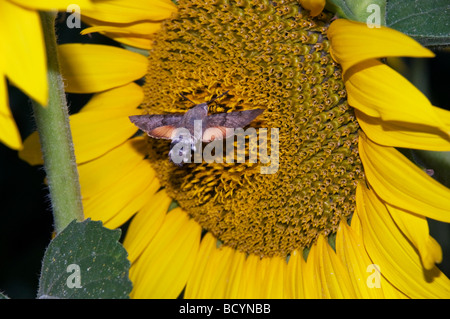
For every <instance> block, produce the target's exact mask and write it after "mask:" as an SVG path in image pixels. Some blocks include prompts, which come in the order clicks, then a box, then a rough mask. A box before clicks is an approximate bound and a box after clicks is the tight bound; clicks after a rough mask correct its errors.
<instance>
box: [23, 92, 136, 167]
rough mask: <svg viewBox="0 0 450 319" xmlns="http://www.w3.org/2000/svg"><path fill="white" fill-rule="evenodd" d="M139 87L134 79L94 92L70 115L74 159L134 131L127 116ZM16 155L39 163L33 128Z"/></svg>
mask: <svg viewBox="0 0 450 319" xmlns="http://www.w3.org/2000/svg"><path fill="white" fill-rule="evenodd" d="M143 98H144V94H143V92H142V88H141V87H139V86H138V85H136V84H134V83H130V84H128V85H124V86H121V87H118V88H115V89H111V90H108V91H105V92H103V93H99V94H95V95H94V96H93V97H92V98H91V100H90V101H89V102H88V103H87V104H86V105H85V106H84V107H83V109H82V110H81V112H80V113H77V114H74V115H72V116H71V117H70V125H71V130H72V138H73V141H74V145H75V158H76V161H77V163H83V162H87V161H89V160H92V159H94V158H97V157H99V156H101V155H103V154H105V153H106V152H108V151H109V150H112V149H114V148H115V147H117V146H118V145H121V144H122V143H124V142H125V141H126V140H127V139H128V138H129V137H130V136H131V135H133V134H134V133H135V132H136V127H134V125H130V124H131V122H130V121H129V120H128V116H130V115H133V114H136V113H137V112H138V111H137V107H138V106H139V104H140V103H141V102H142V99H143ZM19 157H20V158H21V159H22V160H24V161H26V162H28V163H29V164H30V165H42V164H43V159H42V153H41V146H40V143H39V136H38V134H37V132H34V133H32V134H31V135H30V136H28V137H27V138H26V139H25V141H24V147H23V150H21V151H20V152H19Z"/></svg>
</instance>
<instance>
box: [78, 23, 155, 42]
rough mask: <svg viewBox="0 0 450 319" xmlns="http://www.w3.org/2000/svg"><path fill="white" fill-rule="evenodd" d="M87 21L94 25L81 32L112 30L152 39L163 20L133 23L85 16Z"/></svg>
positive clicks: (112, 31)
mask: <svg viewBox="0 0 450 319" xmlns="http://www.w3.org/2000/svg"><path fill="white" fill-rule="evenodd" d="M85 22H86V23H88V24H90V25H92V27H90V28H86V29H83V30H82V31H81V34H88V33H92V32H110V33H116V34H122V35H128V36H133V35H134V36H142V37H145V38H148V39H150V38H151V36H152V34H153V33H155V32H157V31H159V30H160V29H161V22H151V21H138V22H135V23H133V24H126V25H123V24H120V23H104V22H102V21H98V20H95V19H91V18H85Z"/></svg>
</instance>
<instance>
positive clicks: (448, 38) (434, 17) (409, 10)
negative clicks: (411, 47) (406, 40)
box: [386, 0, 450, 46]
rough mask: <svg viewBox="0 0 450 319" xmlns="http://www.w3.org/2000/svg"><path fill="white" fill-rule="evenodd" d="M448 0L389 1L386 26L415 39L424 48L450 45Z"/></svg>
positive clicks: (449, 6) (449, 5)
mask: <svg viewBox="0 0 450 319" xmlns="http://www.w3.org/2000/svg"><path fill="white" fill-rule="evenodd" d="M449 17H450V3H449V1H448V0H428V1H405V0H389V2H388V4H387V8H386V24H387V26H388V27H390V28H393V29H396V30H398V31H401V32H403V33H405V34H406V35H408V36H410V37H412V38H414V39H415V40H417V41H418V42H420V43H421V44H422V45H424V46H441V45H442V46H443V45H448V44H450V22H449V21H450V19H449Z"/></svg>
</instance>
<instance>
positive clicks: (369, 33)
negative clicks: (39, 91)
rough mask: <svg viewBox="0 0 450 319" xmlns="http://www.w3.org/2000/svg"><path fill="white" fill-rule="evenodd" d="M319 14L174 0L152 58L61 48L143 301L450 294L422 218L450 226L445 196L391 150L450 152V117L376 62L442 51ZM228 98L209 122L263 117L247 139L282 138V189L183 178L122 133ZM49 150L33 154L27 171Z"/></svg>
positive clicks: (230, 173) (188, 168) (253, 180)
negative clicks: (260, 133)
mask: <svg viewBox="0 0 450 319" xmlns="http://www.w3.org/2000/svg"><path fill="white" fill-rule="evenodd" d="M312 3H314V4H318V3H319V4H321V3H323V2H322V1H313V2H312ZM310 9H312V8H310ZM147 10H150V9H149V8H148V9H147ZM319 11H320V10H319ZM314 15H315V16H316V17H311V15H310V14H309V12H308V11H306V10H304V9H303V8H302V7H301V6H299V4H298V2H297V1H283V2H280V3H278V2H277V3H273V2H269V1H246V0H241V1H237V2H233V3H232V2H228V1H211V2H210V3H208V4H206V3H203V2H199V1H179V3H178V4H177V13H176V14H175V15H172V16H171V17H170V18H167V17H165V19H166V20H165V21H163V22H162V23H161V25H160V27H158V28H160V30H159V31H158V32H157V33H155V34H153V35H151V36H147V37H145V38H146V39H152V45H151V48H150V52H149V56H148V59H145V58H143V56H140V55H138V54H136V53H132V52H128V51H125V50H122V49H119V48H110V47H104V46H94V45H76V44H68V45H62V46H61V47H60V52H61V55H62V57H63V60H64V62H63V65H62V67H63V71H64V73H65V77H66V79H67V82H68V86H67V89H68V91H71V92H80V93H81V92H97V93H96V94H95V95H94V97H93V98H92V99H91V100H90V101H89V102H88V103H87V105H86V106H85V107H84V108H83V109H82V110H81V112H80V113H78V114H75V115H73V116H71V125H72V132H73V139H74V144H75V154H76V158H77V162H78V169H79V174H80V184H81V192H82V196H83V203H84V210H85V215H86V217H91V218H93V219H98V220H102V221H103V222H104V223H105V225H106V226H107V227H110V228H116V227H119V226H120V225H123V224H124V223H126V222H127V221H129V220H130V219H131V222H130V223H129V226H128V228H127V233H126V237H125V240H124V246H125V248H126V249H127V251H128V253H129V259H130V261H131V263H132V266H131V270H130V278H131V280H132V281H133V284H134V289H133V292H132V297H134V298H176V297H178V296H180V295H182V296H184V297H185V298H305V297H306V298H439V297H441V298H442V297H449V296H450V282H449V280H448V278H447V277H446V276H445V275H444V274H443V273H442V272H441V271H440V270H439V269H438V268H437V266H436V265H435V264H436V263H439V262H440V261H441V259H442V252H441V248H440V246H439V244H438V243H437V242H436V241H435V240H434V239H433V238H432V237H431V236H430V235H429V230H428V224H427V220H426V218H432V219H436V220H440V221H444V222H449V221H450V217H449V216H450V215H449V214H448V213H449V207H450V192H449V190H448V189H447V188H445V187H444V186H442V185H441V184H439V183H438V182H436V181H435V180H433V179H432V178H431V177H430V176H429V175H427V174H426V173H425V172H424V171H422V170H421V169H420V168H418V167H417V166H415V165H414V164H413V163H412V162H410V161H409V160H408V159H407V158H406V157H404V156H403V155H402V154H401V153H400V152H399V151H397V150H396V149H395V147H405V148H414V149H424V150H435V151H442V150H449V149H450V139H449V132H450V113H449V112H447V111H444V110H442V109H439V108H437V107H434V106H432V105H431V104H430V102H429V101H428V100H427V98H426V97H425V96H424V95H423V94H421V93H420V92H419V91H418V90H417V89H416V88H415V87H414V86H413V85H412V84H410V83H409V82H408V81H407V80H406V79H404V78H403V77H402V76H401V75H399V74H398V73H396V72H395V71H394V70H392V69H391V68H390V67H388V66H387V65H385V64H383V63H382V62H381V61H380V58H384V57H401V56H409V57H432V56H433V53H432V52H431V51H429V50H428V49H425V48H423V47H422V46H421V45H419V44H418V43H417V42H415V41H414V40H412V39H410V38H408V37H407V36H405V35H403V34H401V33H400V32H397V31H394V30H392V29H389V28H386V27H381V28H379V29H369V28H367V26H366V25H365V24H362V23H357V22H351V21H348V20H344V19H337V20H335V21H332V17H331V16H330V15H329V14H327V13H326V12H314ZM331 21H332V22H331ZM116 27H117V26H116ZM94 28H95V27H94ZM94 30H97V31H102V32H105V34H106V32H108V31H112V30H114V32H115V33H116V34H118V35H124V34H126V32H122V33H121V32H120V29H108V30H106V29H101V30H100V29H94ZM133 37H136V34H132V38H133ZM138 38H139V37H138ZM140 38H143V36H140ZM130 41H131V40H130ZM144 74H145V84H144V85H143V88H141V87H140V86H138V85H137V84H135V83H133V82H132V81H134V80H136V79H138V78H140V77H141V76H143V75H144ZM226 91H228V92H229V93H228V94H227V95H225V96H224V97H223V98H221V99H220V100H219V101H216V102H215V103H212V104H210V105H209V111H210V112H211V113H217V112H232V111H240V110H248V109H254V108H263V109H264V110H265V111H264V113H263V114H262V115H261V116H260V117H258V118H257V120H255V121H253V122H252V123H251V124H250V126H251V127H254V128H278V129H279V152H278V153H276V150H275V149H272V147H270V146H269V145H271V143H269V142H268V143H267V147H268V152H269V154H271V155H279V163H278V165H279V166H278V170H277V171H276V172H273V174H261V173H260V169H261V168H262V167H264V166H267V163H264V162H263V161H261V160H258V161H257V162H256V163H251V162H244V163H220V161H219V162H213V163H206V162H203V163H192V164H185V165H183V166H182V167H178V166H175V165H173V163H170V162H169V160H168V156H167V155H168V151H169V143H168V142H167V141H165V140H156V139H151V138H148V137H145V136H142V135H141V134H136V129H135V127H134V126H133V125H132V124H131V123H130V122H129V121H128V119H127V117H128V116H129V115H136V114H161V113H173V112H185V111H186V110H188V109H189V108H191V107H192V103H190V102H189V101H187V100H185V99H183V98H182V97H181V96H180V93H182V94H183V95H184V96H186V97H187V98H188V99H190V100H192V101H194V103H202V102H205V101H209V100H211V99H212V98H213V97H214V96H217V95H219V94H222V93H224V92H226ZM94 137H95V138H94ZM271 139H272V137H271ZM36 142H37V138H36V136H35V135H32V136H30V137H29V138H28V139H27V140H26V142H25V149H24V151H22V152H21V153H20V155H21V157H22V158H23V159H25V160H27V161H29V162H30V163H32V164H39V163H40V162H41V159H40V156H39V152H38V146H37V143H36ZM249 144H250V142H249V141H248V142H247V144H246V150H247V152H248V151H249V147H250V146H249Z"/></svg>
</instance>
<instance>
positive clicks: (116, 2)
mask: <svg viewBox="0 0 450 319" xmlns="http://www.w3.org/2000/svg"><path fill="white" fill-rule="evenodd" d="M176 10H177V7H176V5H175V4H174V3H173V2H172V1H170V0H152V1H151V2H149V1H148V0H133V1H126V0H109V1H95V7H94V8H93V9H86V10H83V11H82V15H85V16H87V17H91V18H95V19H97V20H103V21H109V22H117V23H130V22H135V21H142V20H151V21H160V20H164V19H168V18H170V16H171V15H172V13H174V12H176Z"/></svg>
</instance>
